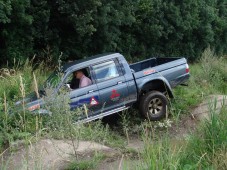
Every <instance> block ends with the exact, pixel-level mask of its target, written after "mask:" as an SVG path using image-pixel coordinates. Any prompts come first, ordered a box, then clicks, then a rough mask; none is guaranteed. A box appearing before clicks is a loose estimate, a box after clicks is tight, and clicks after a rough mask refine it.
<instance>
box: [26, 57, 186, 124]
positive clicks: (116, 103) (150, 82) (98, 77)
mask: <svg viewBox="0 0 227 170" xmlns="http://www.w3.org/2000/svg"><path fill="white" fill-rule="evenodd" d="M77 70H82V71H83V73H84V75H86V77H88V78H89V79H90V80H91V83H90V84H89V85H88V86H85V87H81V88H74V89H69V90H68V95H69V97H70V108H71V110H73V109H76V108H78V107H81V106H83V105H84V104H85V105H86V106H87V108H88V114H86V115H84V116H82V117H80V119H79V120H78V121H79V122H82V123H84V122H89V121H92V120H95V119H100V118H102V117H104V116H107V115H111V114H114V113H117V112H120V111H123V110H126V109H128V108H129V107H130V106H132V105H136V106H138V107H137V108H139V111H140V113H141V114H142V115H144V116H145V117H146V118H147V119H149V120H160V119H162V118H163V117H165V116H166V115H167V112H168V108H167V107H168V98H172V97H173V93H172V88H173V87H175V86H177V85H180V84H185V83H186V82H187V80H188V79H189V76H190V74H189V66H188V64H187V61H186V59H185V58H150V59H147V60H143V61H141V62H138V63H133V64H130V65H129V64H128V63H127V61H126V60H125V58H124V56H122V55H121V54H119V53H111V54H102V55H96V56H93V57H89V58H86V59H82V60H78V61H74V62H70V63H67V64H66V65H64V66H63V68H62V71H61V73H62V76H61V78H60V79H59V78H58V77H59V76H58V74H57V73H56V72H54V73H53V74H52V75H51V76H50V77H49V78H48V79H47V82H46V84H52V85H53V84H55V85H54V95H59V91H60V90H61V89H62V88H66V85H68V86H69V87H70V83H72V82H71V81H72V79H73V76H74V73H75V72H76V71H77ZM56 80H57V81H56ZM44 106H45V101H44V100H43V98H40V99H37V98H32V99H31V98H30V99H27V104H26V107H27V108H28V110H30V111H31V112H34V113H35V112H36V113H37V112H39V113H48V111H47V110H46V109H45V107H44Z"/></svg>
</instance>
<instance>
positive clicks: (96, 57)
mask: <svg viewBox="0 0 227 170" xmlns="http://www.w3.org/2000/svg"><path fill="white" fill-rule="evenodd" d="M116 55H120V54H119V53H104V54H98V55H94V56H91V57H87V58H84V59H79V60H76V61H72V62H69V63H66V64H64V65H63V68H62V71H63V72H65V71H66V70H70V69H71V68H73V67H74V66H75V65H77V64H83V63H85V62H88V61H89V63H94V61H95V62H99V61H102V60H103V59H107V58H106V57H108V58H112V57H116Z"/></svg>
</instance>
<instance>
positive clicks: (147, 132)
mask: <svg viewBox="0 0 227 170" xmlns="http://www.w3.org/2000/svg"><path fill="white" fill-rule="evenodd" d="M226 65H227V61H226V59H224V58H222V57H217V56H215V54H214V53H213V52H212V51H211V50H210V49H207V50H206V51H205V52H204V54H203V56H202V58H201V60H200V61H198V63H195V64H192V65H190V73H191V78H190V81H189V86H188V87H181V86H179V87H177V88H176V89H174V95H175V99H174V100H173V101H171V107H170V112H171V114H172V116H171V117H170V119H165V120H163V121H160V122H149V121H144V120H143V119H142V118H141V117H140V116H139V115H138V112H137V111H135V110H133V109H131V110H128V111H127V112H125V113H123V114H121V116H120V121H119V123H118V124H117V125H114V126H109V125H108V124H103V123H102V122H101V121H96V122H91V123H88V124H85V125H81V126H75V125H74V124H72V122H73V120H74V117H76V116H78V114H80V113H81V111H80V110H78V111H77V112H71V111H70V109H69V107H68V105H67V103H68V99H67V98H66V99H65V100H64V101H62V102H61V101H59V102H56V100H62V97H61V96H60V97H59V98H56V100H55V102H54V103H51V101H50V103H49V104H47V105H46V107H47V109H48V110H51V111H52V113H54V114H53V115H52V116H51V119H50V117H45V116H44V117H42V116H32V115H30V114H28V113H27V112H26V111H24V112H23V111H22V112H17V114H14V115H10V114H9V109H10V105H11V103H13V102H14V101H16V100H18V99H19V98H21V97H22V96H23V95H24V94H23V93H21V91H24V92H25V95H27V94H29V93H30V92H31V91H34V90H35V91H37V85H38V86H40V85H41V84H42V83H43V82H44V80H45V79H46V77H47V75H48V74H46V72H44V69H43V66H42V65H40V66H39V67H38V68H36V70H34V69H33V68H34V67H33V66H32V63H31V62H26V63H25V65H24V67H23V69H19V68H18V67H15V68H14V70H15V73H14V74H13V75H10V76H8V77H4V78H0V83H1V85H2V86H1V89H0V110H1V111H0V128H1V131H0V151H2V152H3V151H4V150H5V147H8V146H11V143H13V142H14V141H17V140H25V141H26V142H25V143H27V145H29V143H30V142H32V141H33V140H39V139H40V138H43V137H44V138H55V139H68V140H71V141H72V142H77V141H79V140H92V141H95V142H98V143H101V144H105V145H108V146H111V147H114V148H117V149H118V150H120V151H121V152H122V153H123V154H126V152H125V150H127V152H132V153H133V154H131V155H134V156H135V154H136V153H135V152H136V151H135V150H132V151H130V149H126V148H125V147H126V146H127V143H129V142H130V140H131V139H132V138H133V137H135V136H136V137H138V136H142V139H143V142H144V150H143V151H141V152H140V153H138V157H137V158H136V159H137V161H136V162H137V163H136V165H137V166H133V168H135V169H227V164H226V162H227V154H226V153H227V143H226V141H227V138H226V136H227V131H226V128H227V122H226V120H227V119H226V118H227V114H226V113H227V109H226V108H225V107H223V108H222V110H221V111H220V114H219V115H216V114H212V117H211V119H210V121H205V122H204V123H203V124H201V125H200V126H199V127H198V129H197V131H196V132H195V133H194V134H193V135H191V136H190V137H189V138H187V139H182V140H180V141H179V140H173V139H172V138H171V137H170V133H169V131H168V129H169V128H170V126H171V124H173V123H179V122H180V121H181V117H182V116H187V115H190V114H191V110H192V109H193V108H194V107H196V106H197V105H198V103H201V102H202V101H203V100H204V99H206V98H207V97H208V96H209V95H212V94H226V93H227V83H226V82H227V77H226V76H227V67H226ZM33 72H34V75H35V78H34V76H33ZM21 77H22V79H21ZM22 87H23V88H22ZM23 89H24V90H23ZM56 103H61V105H60V104H58V105H56ZM210 112H211V113H213V112H214V110H212V109H210ZM76 149H77V146H76V145H75V146H74V150H75V155H74V159H72V160H71V164H70V165H69V166H68V169H95V168H96V167H97V165H98V163H100V162H102V160H103V159H104V158H105V157H103V155H100V154H97V155H93V157H92V159H90V160H86V159H85V160H83V159H82V160H81V159H79V158H78V154H77V152H76ZM127 154H128V155H130V153H127ZM134 156H132V160H131V162H135V157H134ZM122 164H124V158H122ZM127 164H130V160H128V159H127V163H126V164H124V167H123V169H127V168H128V165H127ZM38 166H39V165H38ZM129 167H130V165H129ZM130 168H131V167H130ZM0 169H7V167H1V166H0Z"/></svg>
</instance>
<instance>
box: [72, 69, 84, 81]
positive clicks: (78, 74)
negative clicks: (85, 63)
mask: <svg viewBox="0 0 227 170" xmlns="http://www.w3.org/2000/svg"><path fill="white" fill-rule="evenodd" d="M83 75H84V73H83V72H82V71H81V70H77V71H75V72H74V76H75V77H76V78H77V79H81V77H82V76H83Z"/></svg>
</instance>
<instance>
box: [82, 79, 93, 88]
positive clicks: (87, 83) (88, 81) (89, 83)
mask: <svg viewBox="0 0 227 170" xmlns="http://www.w3.org/2000/svg"><path fill="white" fill-rule="evenodd" d="M91 84H92V82H91V80H90V79H89V78H88V77H83V78H82V80H81V82H80V87H85V86H89V85H91Z"/></svg>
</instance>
